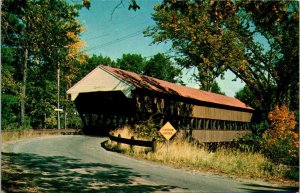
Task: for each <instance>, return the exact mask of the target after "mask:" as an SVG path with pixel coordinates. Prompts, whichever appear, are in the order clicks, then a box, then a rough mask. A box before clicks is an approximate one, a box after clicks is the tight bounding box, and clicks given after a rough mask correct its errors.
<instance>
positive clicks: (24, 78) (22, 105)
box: [21, 49, 28, 126]
mask: <svg viewBox="0 0 300 193" xmlns="http://www.w3.org/2000/svg"><path fill="white" fill-rule="evenodd" d="M27 62H28V50H27V49H25V51H24V67H23V84H22V93H21V124H22V126H24V122H25V98H26V84H27Z"/></svg>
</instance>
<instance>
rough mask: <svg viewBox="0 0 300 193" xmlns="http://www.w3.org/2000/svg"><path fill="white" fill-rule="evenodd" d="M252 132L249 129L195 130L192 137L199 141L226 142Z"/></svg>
mask: <svg viewBox="0 0 300 193" xmlns="http://www.w3.org/2000/svg"><path fill="white" fill-rule="evenodd" d="M248 133H251V131H249V130H239V131H237V130H236V131H234V130H207V129H206V130H193V132H192V137H193V138H195V139H197V140H199V142H226V141H233V140H235V139H237V138H238V137H241V136H243V135H245V134H248Z"/></svg>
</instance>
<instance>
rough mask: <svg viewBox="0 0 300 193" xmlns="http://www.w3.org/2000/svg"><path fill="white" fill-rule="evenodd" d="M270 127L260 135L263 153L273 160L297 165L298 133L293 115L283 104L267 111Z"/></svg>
mask: <svg viewBox="0 0 300 193" xmlns="http://www.w3.org/2000/svg"><path fill="white" fill-rule="evenodd" d="M268 118H269V121H270V127H269V128H268V129H267V130H266V131H265V132H264V134H263V136H262V144H263V147H264V151H265V154H266V155H267V156H268V157H269V158H271V159H272V160H273V161H274V162H277V163H284V164H288V165H296V164H297V165H298V162H299V155H298V151H299V139H298V138H299V135H298V132H299V131H297V128H296V127H295V126H296V121H295V115H294V113H293V112H290V111H289V110H288V108H287V107H286V106H285V105H282V106H281V107H278V106H275V108H274V110H273V111H271V112H270V113H269V116H268Z"/></svg>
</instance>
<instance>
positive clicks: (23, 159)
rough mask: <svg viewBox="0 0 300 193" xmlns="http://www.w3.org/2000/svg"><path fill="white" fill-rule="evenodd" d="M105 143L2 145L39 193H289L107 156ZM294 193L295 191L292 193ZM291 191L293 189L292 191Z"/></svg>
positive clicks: (67, 140) (81, 139) (65, 139)
mask: <svg viewBox="0 0 300 193" xmlns="http://www.w3.org/2000/svg"><path fill="white" fill-rule="evenodd" d="M105 140H107V139H105V138H98V137H89V136H76V135H71V136H52V137H46V138H36V139H30V140H22V141H18V142H13V143H9V144H6V145H5V147H4V148H3V155H5V156H11V157H13V159H14V160H15V161H16V162H17V164H19V165H21V166H22V168H23V169H24V168H25V170H30V171H32V172H33V173H34V174H35V177H34V178H33V180H34V181H35V182H36V184H39V188H40V189H41V190H43V192H160V191H171V192H261V191H290V190H291V189H289V188H287V187H273V186H270V185H268V184H262V183H259V184H258V183H255V182H253V183H249V182H242V181H238V180H234V179H231V178H228V177H222V176H215V175H209V174H201V173H193V172H189V171H185V170H181V169H173V168H170V167H166V166H162V165H159V164H155V163H152V162H145V161H139V160H135V159H132V158H129V157H125V156H122V155H118V154H116V153H113V152H109V151H106V150H105V149H103V148H102V147H101V142H103V141H105ZM292 190H293V189H292ZM294 191H295V190H294Z"/></svg>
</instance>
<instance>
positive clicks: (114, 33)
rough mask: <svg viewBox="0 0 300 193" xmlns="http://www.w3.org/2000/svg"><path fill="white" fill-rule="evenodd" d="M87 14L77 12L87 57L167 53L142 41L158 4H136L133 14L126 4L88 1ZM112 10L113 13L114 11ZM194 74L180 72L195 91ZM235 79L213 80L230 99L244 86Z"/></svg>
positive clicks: (154, 0)
mask: <svg viewBox="0 0 300 193" xmlns="http://www.w3.org/2000/svg"><path fill="white" fill-rule="evenodd" d="M90 2H91V7H90V9H89V10H87V9H85V8H83V9H81V10H80V16H79V21H80V22H81V24H82V25H83V26H84V27H85V32H83V33H82V35H81V38H82V39H83V40H84V41H85V42H86V47H85V50H86V51H87V53H88V54H90V55H92V54H96V55H100V54H101V55H103V56H109V57H110V58H111V59H113V60H116V59H117V58H121V57H122V55H123V54H127V53H132V54H133V53H134V54H141V55H142V57H147V58H149V57H151V56H153V55H155V54H157V53H159V52H160V53H168V51H169V48H170V47H171V44H170V43H162V44H151V42H152V38H151V37H144V35H143V31H144V30H145V29H146V28H147V27H151V26H154V25H155V22H154V21H153V20H152V18H151V13H153V12H154V10H153V6H154V5H156V4H159V3H160V2H161V1H160V0H139V1H138V4H139V6H140V7H141V9H139V10H137V11H133V10H130V11H129V10H128V5H129V3H130V0H123V4H121V5H119V6H118V8H116V6H117V5H118V4H119V2H120V1H119V0H91V1H90ZM115 8H116V9H115ZM193 72H194V70H192V69H190V70H184V71H183V81H184V82H185V83H186V84H187V86H189V87H193V88H199V87H198V85H197V83H196V82H195V81H194V80H193V79H192V74H193ZM234 78H235V75H234V74H233V73H231V72H226V73H225V79H224V80H221V79H220V78H217V82H218V84H219V86H220V87H221V90H222V91H224V92H225V94H226V95H227V96H234V95H235V93H236V92H237V91H239V90H240V89H241V88H242V87H243V86H244V83H242V82H241V80H239V79H238V80H237V81H232V80H233V79H234Z"/></svg>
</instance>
